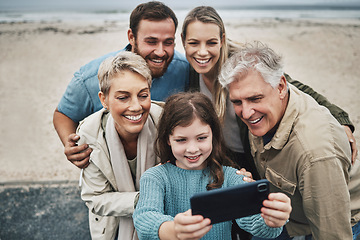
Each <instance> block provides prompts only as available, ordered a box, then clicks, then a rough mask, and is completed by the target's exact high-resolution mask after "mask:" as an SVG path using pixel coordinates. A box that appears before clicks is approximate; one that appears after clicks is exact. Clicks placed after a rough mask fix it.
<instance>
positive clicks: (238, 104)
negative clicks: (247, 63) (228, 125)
mask: <svg viewBox="0 0 360 240" xmlns="http://www.w3.org/2000/svg"><path fill="white" fill-rule="evenodd" d="M229 97H230V100H231V102H232V103H233V106H234V109H235V113H236V115H238V116H239V117H240V118H241V120H242V121H243V122H244V123H245V124H246V125H247V126H248V128H249V130H250V132H251V133H252V134H253V135H255V136H260V137H261V136H264V135H265V134H266V133H270V132H274V131H276V129H277V126H278V124H279V122H280V121H281V119H282V117H283V115H284V113H285V109H286V106H287V99H288V94H287V89H286V80H285V79H284V77H282V78H281V80H280V84H279V85H278V87H276V88H273V87H272V86H271V85H270V84H269V83H267V82H265V81H264V79H263V78H262V76H261V75H260V74H259V73H258V72H254V71H249V73H248V74H247V75H246V76H245V77H242V78H237V79H235V80H234V81H233V82H232V83H230V85H229Z"/></svg>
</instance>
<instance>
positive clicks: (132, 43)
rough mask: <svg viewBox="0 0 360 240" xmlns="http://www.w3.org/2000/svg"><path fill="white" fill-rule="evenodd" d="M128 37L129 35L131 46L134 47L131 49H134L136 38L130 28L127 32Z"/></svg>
mask: <svg viewBox="0 0 360 240" xmlns="http://www.w3.org/2000/svg"><path fill="white" fill-rule="evenodd" d="M127 35H128V40H129V43H130V45H131V46H132V48H131V49H134V46H135V36H134V33H133V31H132V30H131V29H130V28H129V30H128V32H127Z"/></svg>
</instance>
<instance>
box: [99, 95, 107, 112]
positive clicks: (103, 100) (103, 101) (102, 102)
mask: <svg viewBox="0 0 360 240" xmlns="http://www.w3.org/2000/svg"><path fill="white" fill-rule="evenodd" d="M98 95H99V99H100V102H101V104H102V105H103V107H104V108H105V109H109V107H108V104H107V98H106V96H105V94H104V93H103V92H102V91H100V92H99V93H98Z"/></svg>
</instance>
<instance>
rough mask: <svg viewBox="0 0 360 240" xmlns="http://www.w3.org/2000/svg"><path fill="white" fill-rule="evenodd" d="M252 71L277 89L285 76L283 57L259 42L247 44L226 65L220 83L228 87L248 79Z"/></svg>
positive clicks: (220, 76) (221, 73)
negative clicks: (236, 81)
mask: <svg viewBox="0 0 360 240" xmlns="http://www.w3.org/2000/svg"><path fill="white" fill-rule="evenodd" d="M250 71H256V72H258V73H260V75H261V76H262V77H263V78H264V81H265V82H267V83H269V84H270V85H271V86H272V87H273V88H275V87H277V86H278V84H279V83H280V79H281V76H282V75H283V64H282V57H281V56H280V55H278V54H276V53H275V52H274V50H272V49H271V48H269V47H268V46H267V45H265V44H263V43H261V42H259V41H256V42H253V43H247V44H245V45H244V47H242V48H240V49H239V50H237V51H236V52H235V53H234V54H233V56H232V57H230V58H229V59H228V60H227V61H226V62H225V63H224V65H223V66H222V69H221V72H220V74H219V81H220V83H221V85H222V86H223V87H228V85H229V84H230V83H232V82H233V81H234V80H236V79H239V77H240V78H243V77H246V75H247V74H248V72H250Z"/></svg>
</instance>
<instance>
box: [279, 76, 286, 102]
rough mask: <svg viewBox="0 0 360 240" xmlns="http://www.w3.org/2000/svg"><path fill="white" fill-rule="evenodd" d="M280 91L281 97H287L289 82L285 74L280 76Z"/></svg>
mask: <svg viewBox="0 0 360 240" xmlns="http://www.w3.org/2000/svg"><path fill="white" fill-rule="evenodd" d="M278 91H279V96H280V99H284V98H285V97H286V94H287V91H288V90H287V82H286V78H285V76H284V75H282V76H281V78H280V83H279V85H278Z"/></svg>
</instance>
